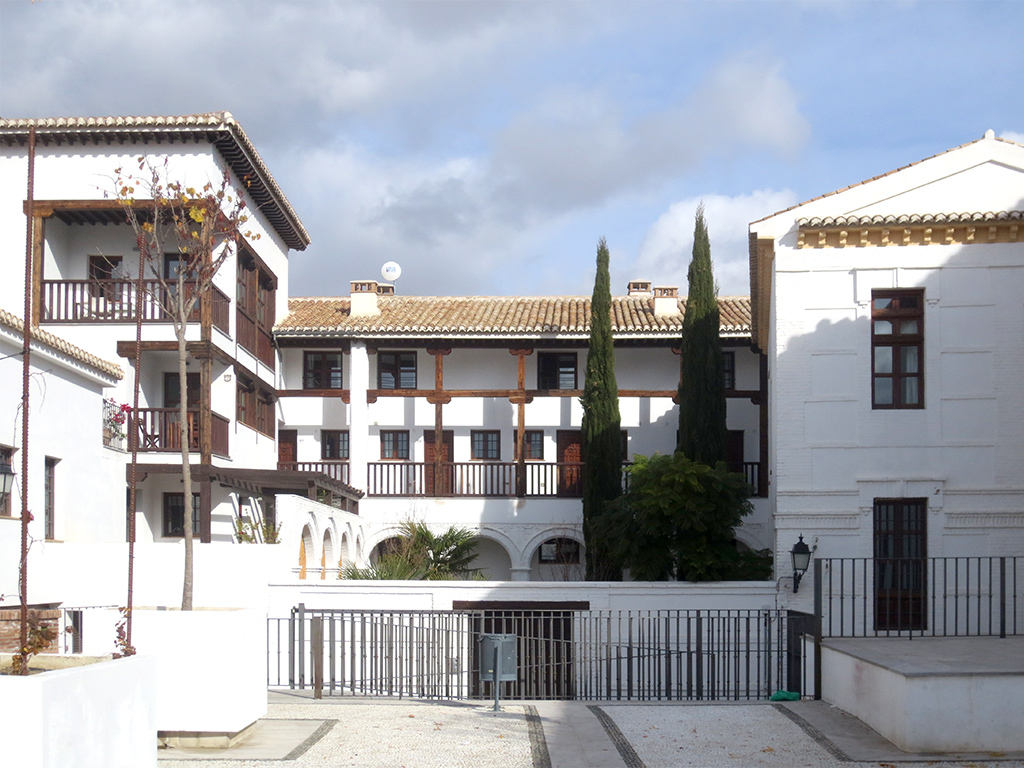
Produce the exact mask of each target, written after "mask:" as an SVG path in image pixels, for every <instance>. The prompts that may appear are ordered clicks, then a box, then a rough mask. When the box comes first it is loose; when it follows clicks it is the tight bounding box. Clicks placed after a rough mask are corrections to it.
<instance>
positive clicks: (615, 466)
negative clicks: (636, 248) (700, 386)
mask: <svg viewBox="0 0 1024 768" xmlns="http://www.w3.org/2000/svg"><path fill="white" fill-rule="evenodd" d="M611 305H612V296H611V280H610V278H609V275H608V244H607V243H606V242H605V239H604V238H603V237H602V238H601V240H600V241H599V242H598V244H597V275H596V276H595V278H594V295H593V298H592V299H591V301H590V342H589V345H588V347H587V378H586V383H585V384H584V389H583V398H582V404H583V423H582V432H583V439H582V442H581V446H580V448H581V452H582V458H583V539H584V542H585V544H586V548H587V579H588V580H591V581H595V580H596V581H606V580H618V579H621V578H622V574H621V572H619V571H618V570H617V569H616V568H614V567H613V566H612V565H611V564H610V562H609V559H608V556H607V547H606V546H605V545H604V544H603V543H602V541H601V540H600V539H599V538H598V537H597V536H596V535H595V534H594V530H593V522H594V520H595V519H596V518H598V517H600V516H601V515H602V514H604V512H605V504H606V502H608V501H611V500H612V499H616V498H618V497H619V496H620V495H621V494H622V442H621V438H620V423H621V421H620V418H619V387H618V384H617V383H616V381H615V350H614V347H613V345H612V318H611Z"/></svg>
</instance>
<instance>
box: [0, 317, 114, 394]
mask: <svg viewBox="0 0 1024 768" xmlns="http://www.w3.org/2000/svg"><path fill="white" fill-rule="evenodd" d="M0 325H4V326H6V327H7V328H10V329H11V330H12V331H14V332H15V333H17V334H18V335H19V336H21V334H22V333H24V330H25V323H24V322H22V319H21V318H20V317H18V316H17V315H12V314H11V313H10V312H7V311H5V310H3V309H0ZM32 339H33V341H37V342H40V343H42V344H45V345H46V346H48V347H50V348H51V349H53V350H56V351H57V352H60V353H61V354H63V355H67V356H68V357H70V358H71V359H72V360H77V361H78V362H80V363H84V364H85V365H88V366H89V367H90V368H94V369H96V370H97V371H99V372H101V373H104V374H106V375H107V376H110V377H111V378H114V379H123V378H124V371H123V370H121V366H119V365H117V364H115V363H111V362H108V361H107V360H104V359H103V358H101V357H97V356H96V355H94V354H92V353H90V352H86V351H85V350H84V349H82V348H81V347H76V346H75V345H74V344H72V343H71V342H69V341H65V340H64V339H62V338H60V337H59V336H54V335H53V334H52V333H50V332H49V331H44V330H42V329H41V328H33V329H32Z"/></svg>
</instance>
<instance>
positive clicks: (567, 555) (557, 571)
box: [530, 536, 586, 581]
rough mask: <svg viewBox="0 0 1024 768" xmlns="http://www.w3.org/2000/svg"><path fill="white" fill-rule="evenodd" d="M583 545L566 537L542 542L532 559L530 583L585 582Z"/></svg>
mask: <svg viewBox="0 0 1024 768" xmlns="http://www.w3.org/2000/svg"><path fill="white" fill-rule="evenodd" d="M585 577H586V561H585V560H584V559H583V545H582V544H581V543H580V542H578V541H576V539H571V538H568V537H565V536H555V537H552V538H550V539H547V540H546V541H544V542H541V544H540V546H538V547H537V548H536V549H535V550H534V551H533V555H532V556H531V557H530V581H583V579H584V578H585Z"/></svg>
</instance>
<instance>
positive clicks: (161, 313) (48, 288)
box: [40, 280, 231, 333]
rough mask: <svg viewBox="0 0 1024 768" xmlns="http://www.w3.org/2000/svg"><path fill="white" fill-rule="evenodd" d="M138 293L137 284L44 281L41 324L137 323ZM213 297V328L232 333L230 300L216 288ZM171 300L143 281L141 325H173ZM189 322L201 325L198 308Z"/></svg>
mask: <svg viewBox="0 0 1024 768" xmlns="http://www.w3.org/2000/svg"><path fill="white" fill-rule="evenodd" d="M186 285H188V284H186ZM137 289H138V285H137V282H136V281H135V280H43V288H42V290H43V295H42V304H43V306H42V312H41V314H40V323H134V322H135V307H136V294H137V293H138V290H137ZM212 295H213V324H214V325H215V326H216V327H218V328H220V329H221V330H222V331H224V333H229V332H230V325H229V322H228V321H229V309H230V306H231V300H230V299H229V298H228V297H227V295H225V294H224V293H223V292H222V291H221V290H219V289H218V288H216V287H214V288H213V291H212ZM170 300H171V293H170V291H169V290H168V289H166V288H164V286H163V285H161V284H160V281H159V280H143V281H142V322H144V323H169V322H171V317H170V315H169V314H168V313H167V311H166V308H167V307H168V306H169V304H170ZM189 319H190V321H191V322H199V307H198V306H197V307H196V309H195V310H194V311H193V313H192V315H191V317H190V318H189Z"/></svg>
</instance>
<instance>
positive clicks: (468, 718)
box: [159, 691, 1024, 768]
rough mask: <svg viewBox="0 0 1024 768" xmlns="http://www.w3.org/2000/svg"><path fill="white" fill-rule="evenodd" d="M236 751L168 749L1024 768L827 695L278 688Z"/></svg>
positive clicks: (465, 760)
mask: <svg viewBox="0 0 1024 768" xmlns="http://www.w3.org/2000/svg"><path fill="white" fill-rule="evenodd" d="M269 697H270V698H269V710H268V713H267V716H266V718H264V719H262V720H260V721H259V723H257V724H256V725H255V726H254V727H253V728H252V730H251V733H250V734H249V735H248V737H247V738H245V739H244V740H243V741H242V742H241V743H240V744H238V745H237V746H235V747H232V748H230V749H209V750H198V749H163V750H160V753H159V757H160V764H161V766H162V767H163V768H189V766H192V767H194V768H218V766H220V767H223V768H241V767H243V766H252V767H253V768H256V767H257V766H282V765H288V766H295V767H296V768H304V767H305V766H358V767H360V768H363V767H365V768H622V766H626V767H627V768H675V767H676V766H708V768H715V767H716V766H734V767H737V768H738V767H740V766H743V767H745V766H779V767H780V768H782V767H783V766H785V768H795V767H798V766H815V767H817V766H822V767H824V768H828V767H830V766H839V765H851V764H861V765H873V766H882V767H883V768H889V767H891V766H895V765H898V764H901V763H902V764H906V765H922V766H923V765H927V766H933V767H935V768H942V767H943V766H950V767H951V766H961V767H965V766H972V767H974V768H1024V754H1013V755H1003V754H970V755H955V756H938V755H922V754H908V753H905V752H901V751H900V750H899V749H897V748H896V747H895V746H893V745H892V744H890V743H889V742H887V741H885V740H884V739H883V738H882V737H881V736H879V735H878V734H877V733H875V732H874V731H872V730H871V729H870V728H868V727H867V726H865V725H864V724H863V723H861V722H860V721H858V720H857V719H855V718H853V717H850V716H849V715H846V714H845V713H843V712H840V711H839V710H837V709H835V708H833V707H830V706H829V705H828V704H825V703H824V702H812V701H806V702H793V703H785V704H770V703H766V702H757V703H728V704H726V703H706V704H692V703H686V704H680V703H676V702H672V703H657V702H652V703H638V702H622V703H616V702H579V701H536V702H522V701H509V702H502V703H501V711H499V712H495V711H493V703H491V702H482V701H473V702H436V701H430V702H428V701H418V700H408V699H406V700H399V699H365V698H348V697H346V698H338V697H335V698H327V699H322V700H314V699H313V698H312V697H311V694H310V693H309V692H308V691H303V692H298V691H296V692H271V693H270V694H269Z"/></svg>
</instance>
